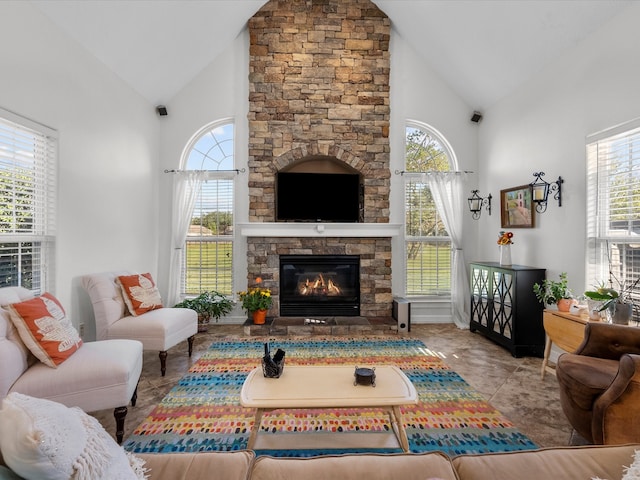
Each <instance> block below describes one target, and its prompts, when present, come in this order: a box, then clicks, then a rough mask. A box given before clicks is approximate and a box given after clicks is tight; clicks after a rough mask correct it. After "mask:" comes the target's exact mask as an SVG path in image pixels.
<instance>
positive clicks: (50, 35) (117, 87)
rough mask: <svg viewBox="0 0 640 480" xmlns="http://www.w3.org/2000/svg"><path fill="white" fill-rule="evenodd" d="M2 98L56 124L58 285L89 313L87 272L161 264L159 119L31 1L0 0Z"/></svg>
mask: <svg viewBox="0 0 640 480" xmlns="http://www.w3.org/2000/svg"><path fill="white" fill-rule="evenodd" d="M0 58H2V74H1V75H0V107H2V108H5V109H7V110H10V111H13V112H14V113H17V114H20V115H22V116H25V117H28V118H29V119H31V120H34V121H37V122H40V123H43V124H45V125H47V126H49V127H51V128H53V129H55V130H57V131H58V133H59V168H58V171H59V176H58V183H59V191H58V225H57V230H58V236H57V239H58V243H57V259H56V264H57V265H56V272H55V292H54V293H55V294H56V296H57V297H58V298H59V299H60V300H61V302H62V304H63V305H64V307H65V308H66V309H67V313H68V314H69V315H70V316H71V318H72V320H73V322H74V323H75V324H76V325H78V324H79V323H82V322H87V323H88V324H87V325H86V330H87V335H86V336H85V337H89V338H91V337H92V333H93V325H92V323H93V312H92V309H91V306H90V304H89V302H88V297H87V296H86V294H85V293H84V291H83V290H82V289H81V287H80V285H79V276H80V275H83V274H85V273H90V272H98V271H104V270H111V269H122V268H128V269H140V270H145V271H147V270H148V271H151V272H154V273H155V270H156V269H157V258H158V250H157V215H158V210H157V186H156V185H155V184H154V182H151V181H149V179H150V177H151V174H152V172H154V171H156V170H157V168H158V167H157V152H158V147H157V143H158V123H157V122H158V120H157V119H156V116H155V111H154V108H153V106H151V105H149V104H148V103H147V102H146V101H144V100H143V99H142V97H141V96H139V95H138V94H136V93H135V92H134V91H133V90H131V89H130V88H129V87H128V86H126V85H125V84H124V82H122V81H121V80H120V79H119V78H118V77H116V76H115V75H114V74H113V73H112V72H111V71H109V70H108V69H107V68H106V67H105V66H104V65H103V64H101V63H99V62H98V61H97V60H96V59H95V58H94V57H92V56H90V55H89V54H88V53H87V52H86V51H85V50H84V49H83V48H82V47H81V46H79V45H78V44H77V43H75V42H74V41H73V40H71V39H70V38H69V37H67V36H65V35H64V34H63V33H62V32H61V30H59V29H58V28H57V27H56V26H55V25H54V24H53V23H51V22H50V21H49V20H48V19H47V18H46V17H44V16H43V15H42V14H41V13H40V12H39V11H38V10H37V9H35V8H33V7H31V6H30V5H29V3H27V2H0Z"/></svg>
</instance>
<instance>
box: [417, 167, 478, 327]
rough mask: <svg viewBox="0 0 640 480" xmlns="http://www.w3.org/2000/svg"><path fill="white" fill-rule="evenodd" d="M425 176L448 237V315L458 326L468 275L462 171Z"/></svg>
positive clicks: (465, 310)
mask: <svg viewBox="0 0 640 480" xmlns="http://www.w3.org/2000/svg"><path fill="white" fill-rule="evenodd" d="M425 177H426V182H427V185H429V188H430V189H431V193H432V194H433V200H434V202H435V204H436V208H437V209H438V213H439V214H440V217H441V218H442V222H443V223H444V226H445V228H446V229H447V232H449V237H451V246H452V250H453V256H452V259H451V261H452V264H451V316H452V318H453V321H454V323H455V324H456V325H457V326H458V328H469V302H470V300H469V298H470V290H469V276H468V273H467V262H466V261H465V259H464V252H463V251H462V219H463V215H464V211H465V203H464V202H465V201H466V199H465V198H464V195H463V184H464V181H465V177H466V175H465V174H464V173H458V172H456V173H453V172H430V173H429V174H428V175H426V176H425Z"/></svg>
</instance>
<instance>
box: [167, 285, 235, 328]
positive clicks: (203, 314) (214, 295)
mask: <svg viewBox="0 0 640 480" xmlns="http://www.w3.org/2000/svg"><path fill="white" fill-rule="evenodd" d="M174 306H175V307H181V308H190V309H191V310H195V312H196V313H197V314H198V331H199V332H206V331H207V329H208V325H209V323H210V322H211V319H212V318H214V319H215V320H216V321H218V319H219V318H220V317H221V316H222V315H226V314H227V313H229V312H231V310H233V302H232V301H231V300H230V299H229V298H227V297H226V296H224V295H223V294H221V293H220V292H217V291H215V290H210V291H205V292H202V293H201V294H200V295H198V296H197V297H194V298H185V299H184V300H183V301H181V302H180V303H176V304H175V305H174Z"/></svg>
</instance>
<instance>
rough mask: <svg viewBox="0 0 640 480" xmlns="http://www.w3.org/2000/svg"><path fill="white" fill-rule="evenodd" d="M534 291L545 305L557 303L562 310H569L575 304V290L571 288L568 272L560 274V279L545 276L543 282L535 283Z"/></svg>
mask: <svg viewBox="0 0 640 480" xmlns="http://www.w3.org/2000/svg"><path fill="white" fill-rule="evenodd" d="M533 293H535V294H536V298H537V299H538V301H539V302H540V303H542V304H543V305H557V306H558V310H559V311H561V312H568V311H569V310H570V309H571V305H573V303H574V300H573V292H572V291H571V289H570V288H569V285H568V281H567V272H562V273H561V274H560V280H550V279H548V278H545V279H544V280H543V281H542V282H541V283H539V284H538V283H535V284H534V285H533Z"/></svg>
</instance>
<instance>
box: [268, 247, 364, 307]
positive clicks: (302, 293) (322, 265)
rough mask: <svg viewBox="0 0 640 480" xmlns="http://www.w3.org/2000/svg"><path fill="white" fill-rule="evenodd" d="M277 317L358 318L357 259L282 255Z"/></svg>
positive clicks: (358, 271) (344, 256)
mask: <svg viewBox="0 0 640 480" xmlns="http://www.w3.org/2000/svg"><path fill="white" fill-rule="evenodd" d="M280 315H281V316H283V317H298V316H325V317H326V316H349V317H351V316H359V315H360V257H359V256H357V255H281V256H280Z"/></svg>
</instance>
